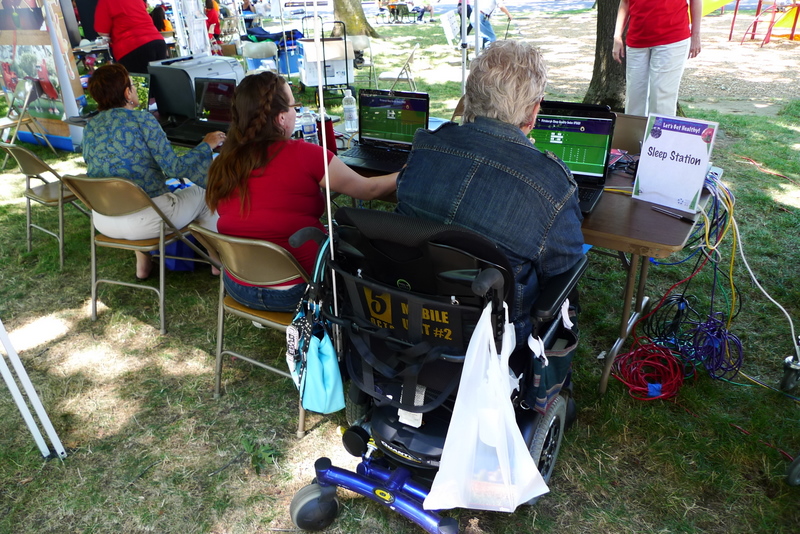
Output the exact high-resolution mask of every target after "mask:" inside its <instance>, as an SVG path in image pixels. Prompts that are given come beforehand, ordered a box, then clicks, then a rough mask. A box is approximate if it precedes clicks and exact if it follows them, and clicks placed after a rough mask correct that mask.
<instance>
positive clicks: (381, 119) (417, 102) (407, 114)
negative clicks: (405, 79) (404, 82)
mask: <svg viewBox="0 0 800 534" xmlns="http://www.w3.org/2000/svg"><path fill="white" fill-rule="evenodd" d="M358 104H359V106H358V119H359V122H358V127H359V139H360V142H361V143H364V144H370V143H372V144H380V143H390V144H393V145H398V144H402V145H408V147H411V142H412V141H413V140H414V132H416V131H417V129H419V128H427V127H428V115H429V112H430V100H429V97H428V94H427V93H415V92H408V91H383V90H379V89H361V90H360V91H359V93H358Z"/></svg>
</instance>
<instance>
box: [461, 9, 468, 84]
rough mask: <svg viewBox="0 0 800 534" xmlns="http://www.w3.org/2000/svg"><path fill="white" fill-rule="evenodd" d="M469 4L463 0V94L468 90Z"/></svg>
mask: <svg viewBox="0 0 800 534" xmlns="http://www.w3.org/2000/svg"><path fill="white" fill-rule="evenodd" d="M467 24H469V21H468V20H467V5H466V0H461V94H462V95H463V94H464V93H465V92H466V90H467V56H469V53H468V51H467Z"/></svg>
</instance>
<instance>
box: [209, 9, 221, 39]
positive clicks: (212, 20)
mask: <svg viewBox="0 0 800 534" xmlns="http://www.w3.org/2000/svg"><path fill="white" fill-rule="evenodd" d="M206 28H207V29H208V33H210V34H212V35H219V34H220V33H221V32H220V28H219V13H217V10H216V9H206Z"/></svg>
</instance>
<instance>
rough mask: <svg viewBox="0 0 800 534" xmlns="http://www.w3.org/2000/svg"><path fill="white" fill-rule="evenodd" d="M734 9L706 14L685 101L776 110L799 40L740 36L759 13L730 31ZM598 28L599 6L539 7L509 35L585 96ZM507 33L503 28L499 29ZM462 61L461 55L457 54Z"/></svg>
mask: <svg viewBox="0 0 800 534" xmlns="http://www.w3.org/2000/svg"><path fill="white" fill-rule="evenodd" d="M732 18H733V14H732V12H730V11H729V12H727V13H725V14H723V15H719V14H717V15H709V16H707V17H704V18H703V25H702V46H703V49H702V52H701V53H700V55H699V56H698V57H696V58H694V59H690V60H689V61H687V63H686V71H685V73H684V76H683V82H682V83H681V89H680V94H679V101H680V103H681V105H682V106H684V107H689V108H692V107H699V108H710V109H716V110H719V111H720V112H723V113H741V114H750V115H756V114H758V115H774V114H776V113H777V112H778V111H779V110H780V109H781V108H782V107H783V105H784V104H785V103H787V102H788V101H790V100H791V99H792V98H797V95H798V87H800V41H790V40H788V39H783V38H773V39H772V40H771V41H770V42H769V43H767V44H766V45H764V46H763V47H761V46H759V45H760V44H761V38H762V37H763V34H761V35H759V38H758V39H756V40H745V41H744V43H743V44H740V40H741V38H742V36H743V34H744V32H745V30H746V28H747V26H748V24H749V22H750V20H751V19H752V17H751V16H745V15H742V14H740V15H739V16H738V17H737V20H736V24H735V27H734V28H733V39H732V40H728V36H729V35H730V34H731V21H732ZM596 28H597V14H596V12H594V11H591V12H581V13H569V12H561V13H558V14H547V13H532V14H526V15H522V16H519V17H517V18H515V19H514V24H513V26H512V30H511V32H510V33H509V36H508V38H509V39H512V38H521V39H524V40H526V41H530V42H532V43H534V44H536V46H538V47H539V48H540V49H541V50H542V53H543V54H544V56H545V59H546V61H547V65H548V70H549V79H550V83H549V86H548V92H549V93H550V94H551V95H553V96H555V97H563V98H565V99H570V100H573V99H580V98H581V97H583V95H585V94H586V91H587V89H588V87H589V82H590V81H591V79H592V69H593V65H594V52H595V40H596V34H597V32H596ZM498 35H499V36H501V37H502V34H498ZM456 63H458V62H456ZM453 69H455V70H458V71H460V67H456V66H451V67H449V68H447V67H445V68H441V67H439V66H437V68H436V69H432V70H428V69H425V72H420V74H421V76H422V77H424V78H429V79H431V81H433V80H434V79H436V78H442V77H445V76H446V77H448V78H450V79H456V78H458V79H460V74H458V73H456V74H458V76H457V77H456V78H453V76H454V75H455V74H454V73H453Z"/></svg>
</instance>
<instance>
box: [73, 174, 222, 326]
mask: <svg viewBox="0 0 800 534" xmlns="http://www.w3.org/2000/svg"><path fill="white" fill-rule="evenodd" d="M62 180H63V181H64V183H65V184H67V187H69V188H70V190H72V192H73V193H75V195H76V196H77V197H78V198H79V199H80V200H81V201H82V202H83V203H84V204H85V205H86V206H87V207H88V208H89V209H91V210H92V212H93V213H92V215H94V212H97V213H99V214H101V215H105V216H107V217H118V216H120V215H128V214H131V213H135V212H137V211H141V210H144V209H147V208H153V209H154V210H155V212H156V213H157V214H158V215H159V216H160V217H161V225H160V231H159V236H158V237H154V238H152V239H140V240H129V239H113V238H110V237H106V236H104V235H102V234H99V233H97V232H96V230H95V229H94V220H92V224H90V225H89V226H90V227H91V234H90V235H91V247H92V260H91V261H92V269H91V270H92V320H93V321H94V320H96V319H97V286H99V285H100V284H101V283H106V284H115V285H120V286H127V287H132V288H137V289H147V290H149V291H153V292H155V293H156V295H158V313H159V319H160V327H161V333H162V334H166V333H167V329H166V321H165V317H164V294H165V291H164V290H165V278H164V273H165V270H166V269H165V265H164V260H165V259H166V258H175V259H182V260H190V261H197V262H204V263H214V262H212V261H211V259H210V258H209V257H208V255H207V254H206V253H205V252H203V251H202V250H201V249H200V248H199V247H198V246H197V245H195V244H194V243H192V242H191V241H190V240H189V239H187V236H188V235H189V229H188V228H183V229H178V228H175V226H174V225H173V224H172V222H171V221H170V220H169V219H168V218H167V216H166V215H164V212H162V211H161V210H160V209H159V208H158V206H156V205H155V204H154V203H153V200H152V199H151V198H150V197H149V196H147V193H145V192H144V190H143V189H142V188H141V187H139V186H138V185H136V184H135V183H133V182H131V181H130V180H126V179H125V178H90V177H88V176H86V175H79V176H71V175H66V176H64V177H62ZM178 240H180V241H183V242H184V243H186V244H187V245H188V246H189V247H191V249H192V250H194V251H195V252H196V253H197V254H199V255H200V258H177V257H176V256H169V255H167V254H166V252H165V249H166V247H167V245H169V244H171V243H174V242H175V241H178ZM97 247H109V248H119V249H123V250H133V251H137V250H138V251H139V252H151V251H158V267H159V269H158V278H159V280H158V288H155V287H152V286H148V285H144V284H134V283H130V282H123V281H120V280H109V279H105V278H101V279H98V278H97Z"/></svg>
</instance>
